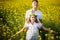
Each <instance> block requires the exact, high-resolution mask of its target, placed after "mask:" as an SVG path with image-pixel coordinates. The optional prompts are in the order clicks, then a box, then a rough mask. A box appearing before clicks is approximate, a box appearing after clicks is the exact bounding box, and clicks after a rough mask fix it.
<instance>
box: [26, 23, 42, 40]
mask: <svg viewBox="0 0 60 40" xmlns="http://www.w3.org/2000/svg"><path fill="white" fill-rule="evenodd" d="M39 26H42V24H41V23H36V22H34V24H33V25H32V24H31V23H29V24H27V23H25V27H28V30H27V32H26V40H38V35H39V30H38V27H39Z"/></svg>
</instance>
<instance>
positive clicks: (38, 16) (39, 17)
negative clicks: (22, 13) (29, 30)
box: [26, 9, 42, 19]
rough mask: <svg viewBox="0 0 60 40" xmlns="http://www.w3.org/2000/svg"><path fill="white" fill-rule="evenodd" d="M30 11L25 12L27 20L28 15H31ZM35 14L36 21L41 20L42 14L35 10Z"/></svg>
mask: <svg viewBox="0 0 60 40" xmlns="http://www.w3.org/2000/svg"><path fill="white" fill-rule="evenodd" d="M31 11H32V9H30V10H27V11H26V19H27V18H29V14H30V13H31ZM35 14H37V19H42V12H41V11H39V10H37V11H35Z"/></svg>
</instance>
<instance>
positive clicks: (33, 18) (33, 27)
mask: <svg viewBox="0 0 60 40" xmlns="http://www.w3.org/2000/svg"><path fill="white" fill-rule="evenodd" d="M41 28H42V29H44V30H46V31H49V29H47V28H45V27H43V26H42V24H41V23H40V22H38V21H37V15H35V14H30V15H29V23H27V22H26V23H25V25H24V27H23V28H22V29H21V31H19V32H18V33H21V32H22V31H23V30H24V29H27V32H26V40H38V35H39V30H38V29H41Z"/></svg>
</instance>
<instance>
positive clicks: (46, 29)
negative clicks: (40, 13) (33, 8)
mask: <svg viewBox="0 0 60 40" xmlns="http://www.w3.org/2000/svg"><path fill="white" fill-rule="evenodd" d="M41 28H42V29H43V30H45V31H48V32H50V30H49V29H48V28H45V27H41Z"/></svg>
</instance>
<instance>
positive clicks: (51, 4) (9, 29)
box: [0, 0, 60, 40]
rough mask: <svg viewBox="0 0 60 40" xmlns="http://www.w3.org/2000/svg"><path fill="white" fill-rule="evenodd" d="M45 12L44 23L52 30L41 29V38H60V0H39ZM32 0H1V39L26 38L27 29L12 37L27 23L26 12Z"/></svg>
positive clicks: (23, 39) (42, 10)
mask: <svg viewBox="0 0 60 40" xmlns="http://www.w3.org/2000/svg"><path fill="white" fill-rule="evenodd" d="M38 1H39V7H38V9H39V10H40V11H41V12H42V14H43V19H42V20H43V25H44V26H45V27H47V28H49V29H51V32H53V30H54V31H56V32H57V34H51V33H48V32H46V31H40V33H41V36H39V40H60V0H38ZM31 4H32V0H29V1H28V0H0V40H25V36H26V33H25V31H24V32H22V33H20V34H18V35H16V36H14V37H12V38H11V36H12V35H14V34H15V33H16V32H18V31H19V30H20V29H21V28H22V27H23V26H24V23H25V13H26V11H27V10H28V9H30V8H31Z"/></svg>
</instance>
